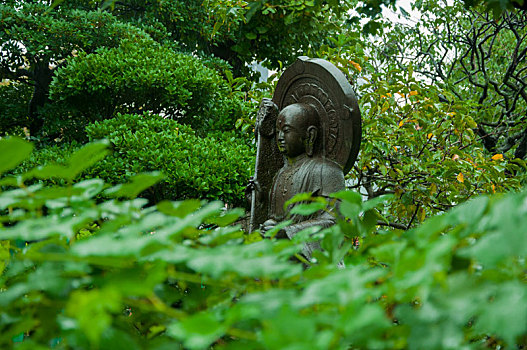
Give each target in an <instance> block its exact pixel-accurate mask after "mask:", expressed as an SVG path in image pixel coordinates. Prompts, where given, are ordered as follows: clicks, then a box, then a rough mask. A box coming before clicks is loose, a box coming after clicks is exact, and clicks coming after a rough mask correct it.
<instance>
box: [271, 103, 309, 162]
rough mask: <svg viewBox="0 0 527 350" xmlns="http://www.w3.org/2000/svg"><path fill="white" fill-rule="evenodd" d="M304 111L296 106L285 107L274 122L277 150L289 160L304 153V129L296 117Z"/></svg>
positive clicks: (300, 119) (299, 119)
mask: <svg viewBox="0 0 527 350" xmlns="http://www.w3.org/2000/svg"><path fill="white" fill-rule="evenodd" d="M302 113H304V110H303V109H302V108H301V107H299V106H296V105H291V106H287V107H286V108H284V109H283V110H282V112H280V114H279V115H278V119H277V120H276V133H277V138H276V141H277V143H278V149H279V150H280V152H282V153H284V154H285V155H286V156H287V157H289V158H295V157H298V156H299V155H301V154H304V153H305V152H306V147H305V137H306V127H305V125H304V123H303V122H302V118H299V117H298V115H299V114H302Z"/></svg>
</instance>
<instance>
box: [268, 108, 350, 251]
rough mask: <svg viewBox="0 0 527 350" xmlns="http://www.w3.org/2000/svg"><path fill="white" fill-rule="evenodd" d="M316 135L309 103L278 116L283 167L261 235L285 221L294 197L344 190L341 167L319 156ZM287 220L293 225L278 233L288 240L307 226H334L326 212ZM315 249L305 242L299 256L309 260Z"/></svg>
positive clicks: (317, 127)
mask: <svg viewBox="0 0 527 350" xmlns="http://www.w3.org/2000/svg"><path fill="white" fill-rule="evenodd" d="M319 134H320V121H319V117H318V115H317V112H316V110H315V109H314V108H313V107H312V106H310V105H309V104H303V103H295V104H291V105H289V106H287V107H285V108H284V109H283V110H282V111H281V112H280V113H279V114H278V117H277V119H276V142H277V145H278V150H279V151H280V152H281V153H282V154H283V156H284V165H283V167H282V168H281V169H280V170H279V171H278V172H277V173H276V175H275V176H274V179H273V185H272V188H271V191H270V193H269V201H268V203H269V209H268V213H269V219H268V220H266V221H265V222H264V223H263V224H262V226H261V231H262V232H266V231H268V230H270V229H272V228H273V227H274V226H276V225H277V223H278V222H280V221H283V220H285V219H286V216H287V211H288V210H290V209H291V208H284V204H285V203H286V202H287V201H288V200H289V199H291V198H292V197H293V196H294V195H296V194H298V193H303V192H310V193H312V194H313V196H328V195H329V194H331V193H334V192H337V191H341V190H343V189H344V188H345V184H344V173H343V171H342V168H341V167H340V166H339V165H338V164H337V163H335V162H334V161H332V160H330V159H327V158H325V157H323V156H321V153H322V152H321V150H322V145H321V144H320V142H319V141H320V137H318V136H319ZM290 219H291V220H292V223H291V224H290V225H288V226H287V227H285V228H284V229H283V230H282V231H281V232H280V233H281V234H282V235H285V236H287V237H288V238H290V239H291V238H293V237H294V236H295V235H296V234H297V233H298V232H299V231H301V230H303V229H305V228H307V227H310V226H315V225H317V226H320V227H329V226H331V225H333V224H334V223H335V219H334V217H333V216H332V215H331V214H330V213H328V212H325V211H320V212H317V213H315V214H313V215H311V216H302V215H293V216H292V217H291V218H290ZM314 249H320V244H319V243H318V242H312V243H306V244H305V245H304V247H303V250H302V254H303V255H304V256H305V257H306V258H308V259H310V258H311V254H312V251H313V250H314Z"/></svg>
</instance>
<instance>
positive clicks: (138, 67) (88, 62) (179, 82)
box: [51, 40, 248, 131]
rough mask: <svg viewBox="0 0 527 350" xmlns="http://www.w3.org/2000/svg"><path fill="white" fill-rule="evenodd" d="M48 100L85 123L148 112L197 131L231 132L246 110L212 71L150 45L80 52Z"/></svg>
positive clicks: (129, 44) (61, 74)
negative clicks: (78, 115) (176, 121)
mask: <svg viewBox="0 0 527 350" xmlns="http://www.w3.org/2000/svg"><path fill="white" fill-rule="evenodd" d="M51 98H52V99H54V100H57V101H62V102H65V103H66V105H67V106H68V107H69V109H70V110H71V111H77V113H78V114H80V115H81V116H82V117H84V118H87V120H89V121H95V120H100V119H105V118H109V117H113V116H114V115H115V114H116V113H121V112H122V113H138V112H139V113H140V112H141V111H151V112H153V113H161V114H163V115H165V116H166V117H170V118H177V119H178V121H180V122H181V123H185V124H189V125H191V126H192V127H193V128H194V129H196V130H205V131H206V130H221V131H225V130H232V129H233V128H234V122H235V120H236V119H237V118H238V116H240V115H242V114H244V113H248V107H247V106H246V105H245V104H244V102H243V100H241V99H240V98H239V96H238V95H237V94H236V93H233V90H232V89H231V86H230V85H229V84H228V81H226V80H225V79H224V78H223V77H221V76H220V75H219V74H218V73H217V72H216V71H214V70H212V69H210V68H207V67H206V66H204V65H203V64H202V63H201V61H200V60H199V59H197V58H195V57H192V56H190V55H186V54H178V53H175V52H174V51H173V50H172V49H170V48H168V47H165V46H162V45H160V44H158V43H156V42H155V41H153V40H135V41H130V40H123V41H122V42H121V44H120V45H119V47H116V48H102V49H100V50H98V51H97V52H96V53H92V54H85V53H80V54H79V55H78V56H77V57H75V58H73V59H71V60H70V61H69V63H68V64H67V65H66V66H65V67H64V68H61V69H59V70H58V72H57V73H56V75H55V77H54V78H53V82H52V84H51Z"/></svg>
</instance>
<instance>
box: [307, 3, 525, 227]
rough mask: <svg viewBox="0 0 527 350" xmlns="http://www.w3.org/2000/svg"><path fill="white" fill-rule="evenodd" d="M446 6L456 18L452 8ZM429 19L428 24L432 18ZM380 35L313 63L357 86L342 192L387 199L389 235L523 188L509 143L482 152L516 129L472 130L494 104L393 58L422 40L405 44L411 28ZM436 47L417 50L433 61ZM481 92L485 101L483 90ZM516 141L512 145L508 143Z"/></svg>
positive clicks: (330, 50)
mask: <svg viewBox="0 0 527 350" xmlns="http://www.w3.org/2000/svg"><path fill="white" fill-rule="evenodd" d="M436 6H438V5H436ZM456 6H457V10H458V11H459V4H457V5H456ZM430 11H431V12H430V13H429V16H430V18H432V17H433V16H435V13H433V12H432V10H430ZM451 11H452V9H451ZM456 14H457V15H456ZM458 15H459V12H449V13H446V12H445V14H444V16H442V17H441V18H440V19H436V22H433V21H432V20H431V19H430V20H429V22H424V21H423V23H422V24H421V25H427V26H428V28H430V29H429V30H430V32H433V30H432V28H433V26H434V23H438V22H440V21H441V22H442V21H446V20H449V18H450V19H452V18H457V17H456V16H458ZM386 26H387V29H390V30H387V31H386V33H384V35H383V36H380V37H379V38H378V39H377V40H378V41H373V42H371V41H368V40H366V38H364V36H363V35H362V34H361V33H359V32H355V33H346V34H342V35H340V36H338V37H336V38H333V39H332V44H331V45H328V46H324V47H322V49H321V50H320V51H318V52H317V53H314V54H313V55H316V56H321V57H324V58H327V59H328V60H330V61H332V62H333V63H334V64H335V65H336V66H337V67H339V68H340V69H341V70H343V71H344V72H345V73H346V74H347V75H349V76H350V77H351V78H352V81H354V82H359V83H355V84H354V85H355V89H356V92H357V95H358V98H359V104H360V108H361V111H362V118H363V124H362V128H363V136H362V137H363V139H362V145H361V153H360V155H359V157H358V161H357V164H356V168H355V169H354V171H352V173H351V174H350V175H349V178H350V179H351V180H352V183H353V187H352V188H355V189H359V190H361V191H362V192H363V194H364V195H365V196H367V197H368V198H375V197H377V196H379V195H382V194H386V193H390V194H394V195H395V198H396V200H394V201H393V202H392V203H391V205H390V206H389V207H387V208H386V211H385V212H384V213H385V214H386V217H387V219H388V220H387V221H388V222H390V223H395V224H396V225H392V226H395V227H398V228H409V227H411V226H413V225H414V224H417V223H419V222H422V221H423V220H424V219H425V218H426V217H429V216H431V215H434V214H436V213H440V212H443V211H446V210H448V209H450V208H452V207H453V206H455V205H457V204H459V203H463V202H465V201H466V200H468V199H470V198H472V197H473V196H475V195H477V194H481V193H496V192H505V191H511V190H513V191H514V190H518V189H520V188H521V187H522V186H524V185H525V184H526V183H527V177H526V176H527V172H526V170H527V167H526V163H525V159H522V158H521V157H518V156H516V153H515V148H511V147H512V145H513V144H512V145H511V146H509V148H507V149H502V150H501V151H500V149H498V148H490V149H489V148H487V147H486V143H487V141H489V140H490V139H491V138H492V137H494V135H495V134H496V133H497V132H498V130H500V132H501V130H503V132H504V135H507V134H508V133H507V130H508V131H509V132H512V133H515V132H516V131H518V130H525V124H524V123H523V122H521V123H520V124H517V125H516V124H515V122H513V121H512V120H508V121H506V120H505V119H504V118H503V115H502V117H501V120H502V121H501V124H500V126H499V129H498V128H496V129H494V130H493V134H494V135H490V134H489V135H487V136H485V135H482V134H480V133H479V131H478V130H479V128H480V127H482V126H481V125H480V124H482V123H485V122H489V120H488V119H487V117H488V115H490V114H492V112H491V111H494V112H496V110H497V109H498V107H496V103H497V102H496V101H497V100H498V99H499V98H500V97H499V96H495V98H496V99H494V97H493V98H492V99H489V101H485V103H484V104H483V103H482V102H480V101H478V100H479V95H475V94H474V89H471V88H470V85H469V84H468V83H467V84H466V85H463V86H464V87H463V88H461V87H460V88H459V90H460V91H463V94H462V95H459V94H457V93H456V89H458V88H457V87H453V86H451V85H448V84H445V83H441V82H439V81H435V80H433V76H434V74H435V73H430V75H429V76H428V75H426V72H430V70H431V67H432V65H431V64H429V65H427V64H425V63H422V62H420V61H419V60H417V59H414V60H408V59H398V57H400V56H405V55H410V53H409V52H411V51H410V49H404V50H403V48H408V47H410V48H411V47H414V46H415V45H418V43H419V40H421V39H423V36H415V33H414V32H412V30H414V31H415V30H417V29H415V28H414V29H410V28H407V31H401V30H400V28H399V27H398V26H397V25H388V24H387V25H386ZM412 33H414V34H412ZM445 33H446V32H445ZM412 35H414V36H412ZM445 35H446V34H445ZM441 42H444V41H443V40H442V41H441ZM401 43H405V44H407V46H404V45H402V44H401ZM399 45H402V46H399ZM444 45H446V44H444ZM444 45H435V44H434V41H430V50H429V51H427V50H425V49H423V51H427V52H429V53H431V54H435V53H436V51H434V50H436V49H437V50H443V46H444ZM496 47H499V46H496ZM452 52H454V51H452ZM387 56H388V57H390V58H391V59H389V60H387V59H386V57H387ZM488 63H489V64H490V62H488ZM467 65H468V64H467ZM500 69H501V71H500ZM454 71H458V72H459V69H458V70H455V69H454ZM432 72H433V71H432ZM501 72H503V66H499V65H497V66H496V71H495V74H500V73H501ZM455 79H456V80H459V81H460V82H458V83H459V85H461V84H465V83H464V81H466V80H468V77H467V76H465V78H464V79H462V76H461V75H456V76H455ZM487 92H488V95H489V96H490V95H491V90H490V89H489V90H488V91H487ZM523 106H524V105H523V103H521V102H518V103H517V104H516V107H517V108H516V109H515V113H518V117H519V116H521V115H523V114H524V113H523V112H522V111H524V107H523ZM487 110H488V111H489V114H487V112H486V111H487ZM494 117H495V118H496V119H491V120H492V121H497V120H498V119H500V117H498V116H497V115H496V114H494ZM511 118H512V117H511ZM514 118H516V117H514ZM509 122H510V123H509ZM513 124H514V125H513ZM505 125H509V126H508V127H505ZM512 125H513V126H512ZM511 126H512V127H511ZM502 127H503V129H501V128H502ZM519 139H520V138H519V137H518V136H516V141H515V142H517V143H519V142H518V141H519Z"/></svg>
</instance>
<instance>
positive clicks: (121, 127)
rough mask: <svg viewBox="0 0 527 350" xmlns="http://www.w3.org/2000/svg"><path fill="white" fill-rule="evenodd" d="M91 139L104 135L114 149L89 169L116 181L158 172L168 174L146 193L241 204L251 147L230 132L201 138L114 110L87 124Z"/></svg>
mask: <svg viewBox="0 0 527 350" xmlns="http://www.w3.org/2000/svg"><path fill="white" fill-rule="evenodd" d="M87 132H88V137H89V138H90V140H96V139H101V138H107V139H108V140H110V142H111V144H112V149H113V153H112V154H111V155H110V156H108V157H106V158H105V159H104V160H102V161H101V162H99V163H98V164H96V165H95V167H94V168H92V169H91V170H90V172H89V174H91V175H92V176H97V177H99V178H102V179H104V180H105V181H106V182H110V183H114V184H118V183H122V182H124V181H125V180H126V179H127V178H128V177H129V176H130V175H134V174H138V173H141V172H145V171H161V172H162V173H163V174H164V175H165V176H166V177H165V179H164V180H163V181H161V182H160V183H159V184H158V185H157V186H154V187H152V188H151V190H150V191H149V192H147V193H145V194H144V195H145V196H146V197H147V198H150V199H151V200H153V201H158V200H160V199H172V198H177V199H185V198H203V199H208V200H214V199H221V200H223V201H225V202H227V203H229V204H231V205H236V206H240V205H244V204H245V202H246V200H245V197H244V194H243V193H244V189H245V185H246V184H247V181H248V179H249V177H250V176H251V168H252V166H253V164H252V163H253V156H252V154H253V151H252V149H251V147H249V146H248V145H246V144H245V142H244V141H243V140H242V139H240V138H238V137H236V136H235V135H234V134H232V133H223V134H217V135H215V136H214V135H208V136H207V137H200V136H198V135H196V134H195V132H194V131H193V130H192V129H190V128H189V127H188V126H186V125H181V124H178V123H176V122H175V121H173V120H168V119H164V118H162V117H160V116H157V115H149V114H144V115H118V116H117V117H116V118H114V119H110V120H106V121H103V122H98V123H94V124H92V125H90V126H89V127H88V128H87Z"/></svg>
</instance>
